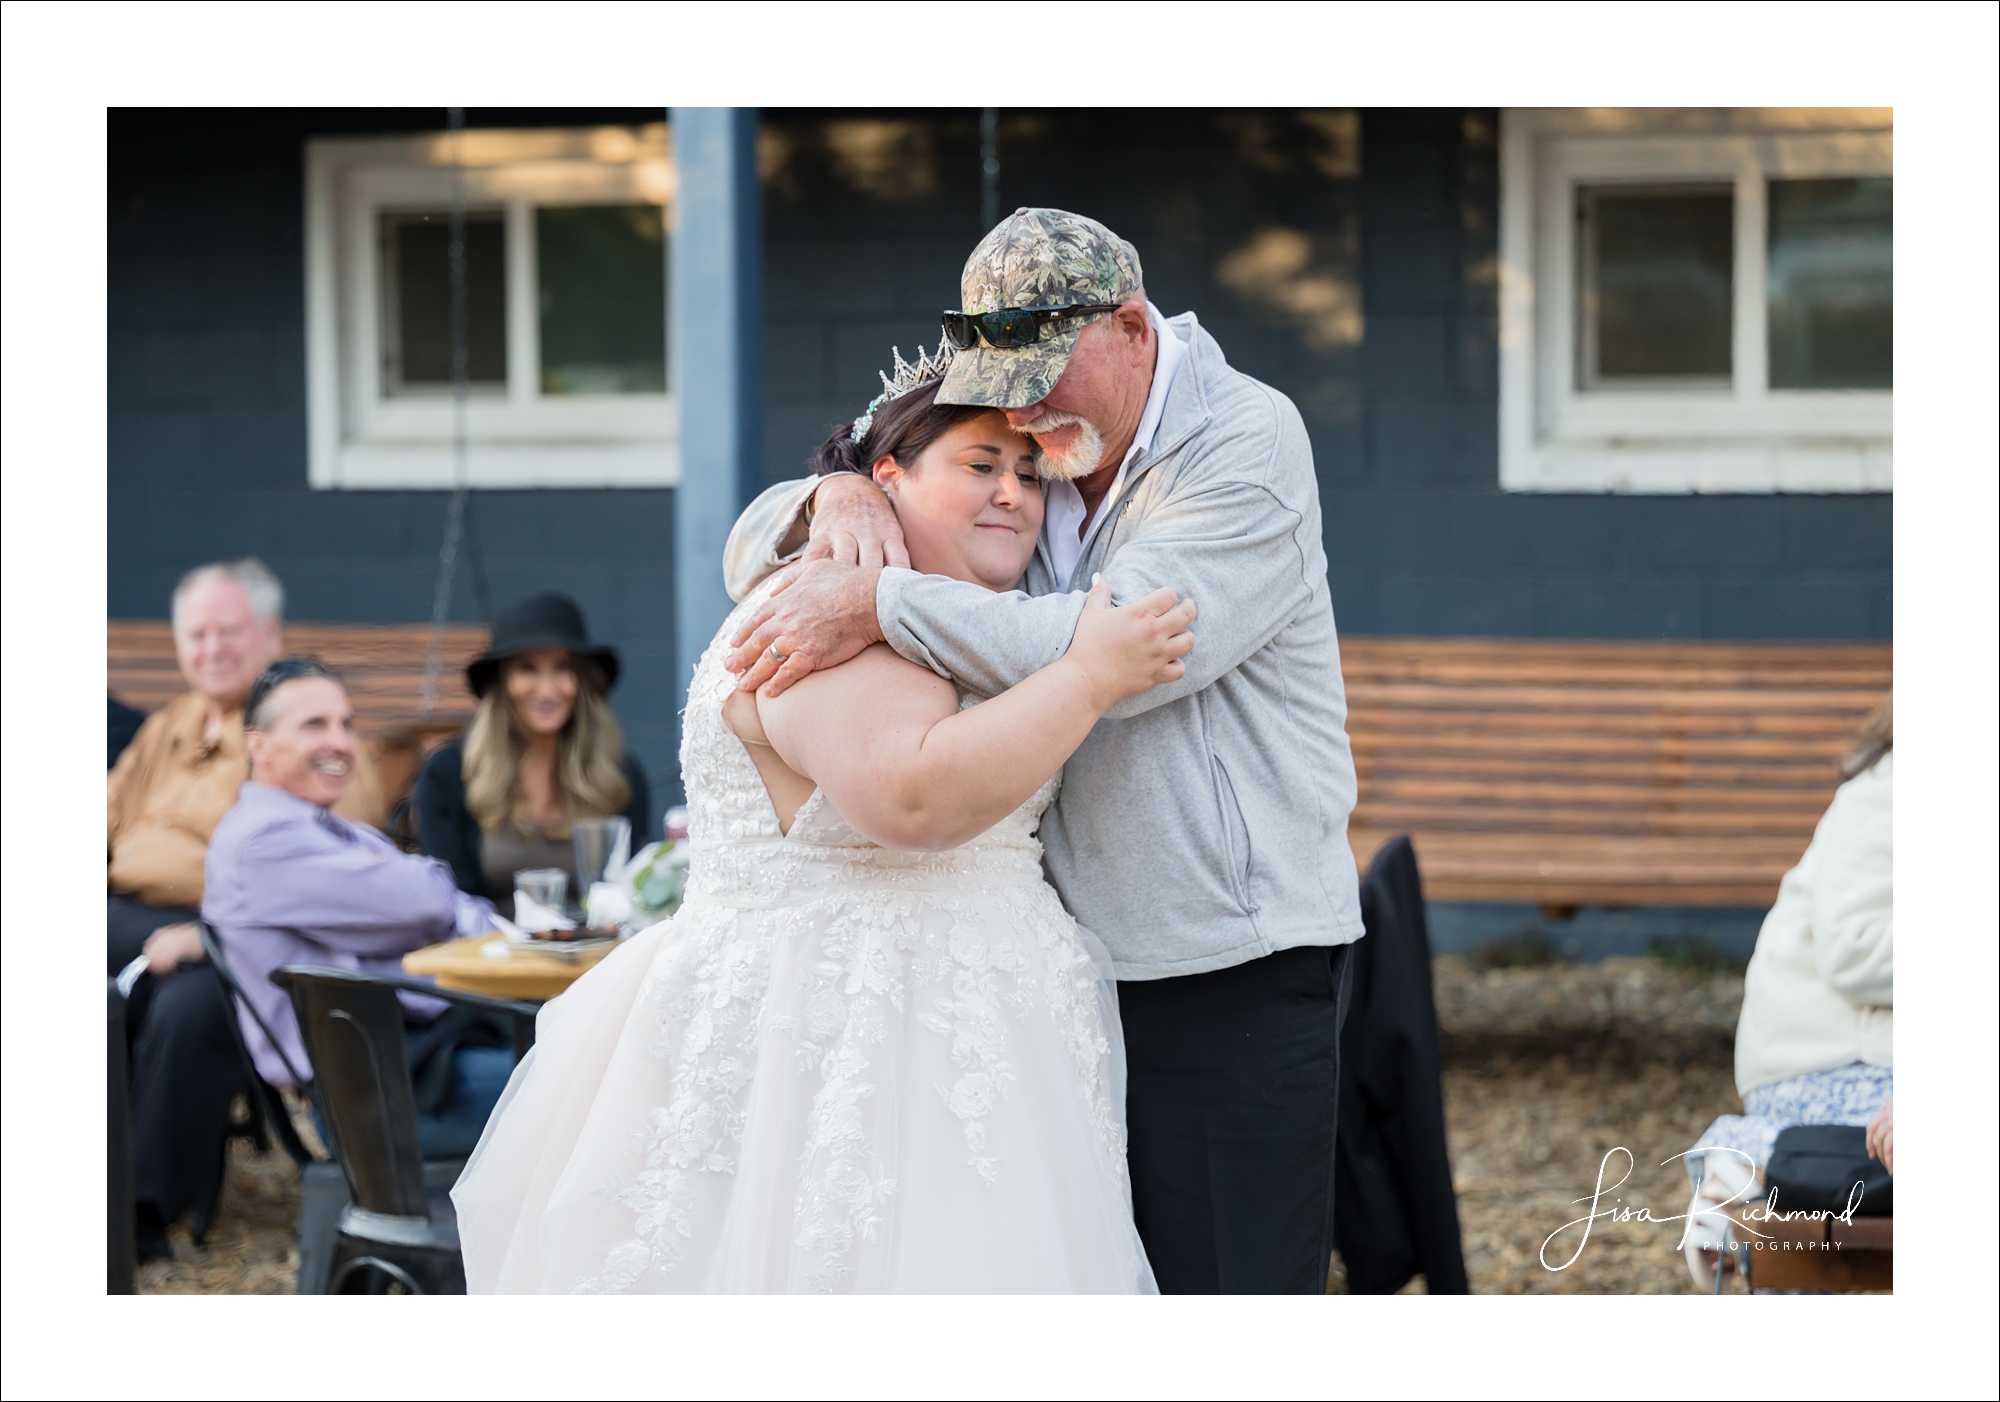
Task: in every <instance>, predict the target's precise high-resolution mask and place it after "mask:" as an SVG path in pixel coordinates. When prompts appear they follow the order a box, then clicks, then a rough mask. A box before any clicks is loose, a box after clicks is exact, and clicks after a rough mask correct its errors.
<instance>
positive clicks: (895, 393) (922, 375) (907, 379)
mask: <svg viewBox="0 0 2000 1402" xmlns="http://www.w3.org/2000/svg"><path fill="white" fill-rule="evenodd" d="M889 353H890V354H891V355H893V356H895V357H896V360H895V365H894V370H895V374H894V376H893V377H892V376H891V375H890V374H889V372H888V371H886V370H885V371H878V372H877V373H878V374H880V375H881V377H882V392H881V393H880V394H878V395H876V396H875V397H874V398H873V399H871V400H869V401H868V407H867V408H866V409H863V410H862V411H861V416H860V417H859V418H857V419H856V420H855V421H854V423H853V425H852V428H853V437H854V441H855V442H856V443H859V442H861V440H862V439H864V438H866V437H867V436H868V430H869V429H871V428H873V427H874V426H875V411H876V410H877V409H880V408H881V407H882V406H883V405H884V404H887V403H888V402H889V401H890V400H892V399H900V398H902V397H903V396H904V395H906V394H908V393H909V392H910V391H911V390H913V389H922V388H923V387H924V386H925V385H927V384H929V383H930V382H931V381H933V380H940V379H943V378H944V372H945V371H946V370H948V369H950V368H951V360H952V357H953V356H955V355H957V354H958V352H957V351H955V350H953V349H952V347H951V342H949V341H947V340H945V339H944V338H942V337H940V338H939V339H938V344H937V353H936V354H935V355H933V354H932V353H931V352H929V351H927V350H922V349H919V350H918V351H917V358H916V360H915V361H914V362H912V361H908V360H905V359H903V348H902V347H901V346H891V347H889Z"/></svg>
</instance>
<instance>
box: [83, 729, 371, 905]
mask: <svg viewBox="0 0 2000 1402" xmlns="http://www.w3.org/2000/svg"><path fill="white" fill-rule="evenodd" d="M207 720H208V700H207V698H206V697H204V696H202V695H201V694H200V693H199V692H194V691H189V692H184V693H183V694H181V695H180V696H178V697H176V698H174V700H173V701H171V702H170V703H168V704H167V705H166V706H165V707H163V708H161V709H160V710H158V711H155V712H154V713H153V714H152V715H150V716H148V717H147V718H146V723H145V724H144V725H142V726H140V727H139V733H138V734H137V735H136V736H134V737H133V739H132V743H131V744H130V745H128V746H127V747H126V748H125V753H124V754H122V755H120V756H119V757H118V767H117V768H115V769H113V770H112V771H111V778H110V782H109V783H108V785H107V790H108V793H107V799H108V804H107V807H108V817H107V823H106V827H105V847H106V849H107V850H108V851H109V853H110V859H111V864H110V872H109V880H108V885H109V887H110V890H111V891H112V893H113V894H116V895H121V896H132V897H135V898H136V899H138V900H142V901H145V902H146V903H147V904H148V905H159V906H187V907H189V908H193V907H196V906H199V905H200V904H201V895H202V861H203V859H204V858H205V857H207V855H208V838H209V834H210V833H212V832H214V831H215V825H216V824H217V823H218V822H220V821H221V820H222V815H223V814H224V813H227V812H228V811H229V810H230V808H232V807H233V806H234V805H235V803H236V791H237V789H239V788H241V787H242V785H243V781H244V780H245V779H246V778H248V777H249V772H250V762H249V760H248V758H247V757H246V756H245V754H244V751H243V713H242V712H241V711H235V712H232V713H231V714H230V715H229V716H228V717H227V718H226V719H225V720H224V721H223V723H222V733H221V735H220V736H218V737H217V739H216V741H215V742H214V743H213V744H210V743H208V742H207V741H206V740H205V738H204V735H203V732H204V730H206V728H207ZM356 758H357V763H356V764H355V766H354V774H353V777H352V778H350V779H349V780H348V783H347V793H346V796H345V797H343V798H342V799H341V800H340V802H339V803H338V804H337V805H335V808H334V811H335V812H336V813H338V814H340V815H341V817H343V818H346V819H348V820H349V821H351V822H357V823H368V824H371V825H372V826H375V827H380V826H381V825H382V823H383V820H384V816H385V815H384V813H383V808H382V784H381V781H380V780H379V779H378V778H377V777H376V774H375V766H374V764H373V763H372V762H371V761H370V760H369V758H368V755H367V753H366V752H365V751H364V752H362V753H361V754H359V755H358V756H357V757H356Z"/></svg>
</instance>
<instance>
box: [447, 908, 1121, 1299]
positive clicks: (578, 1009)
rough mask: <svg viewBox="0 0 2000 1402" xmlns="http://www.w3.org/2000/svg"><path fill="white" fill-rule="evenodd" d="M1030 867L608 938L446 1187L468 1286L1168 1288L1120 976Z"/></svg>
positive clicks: (549, 1015) (699, 914) (688, 914)
mask: <svg viewBox="0 0 2000 1402" xmlns="http://www.w3.org/2000/svg"><path fill="white" fill-rule="evenodd" d="M1036 878H1037V879H1035V880H1032V881H1029V880H1025V879H1023V880H1017V881H1013V882H1010V883H1005V884H1003V885H1000V886H995V887H993V888H991V889H987V890H983V891H978V892H975V893H968V892H966V891H965V890H963V889H957V890H954V889H951V888H949V887H942V888H937V889H921V888H914V889H913V888H908V887H905V888H902V889H896V890H879V889H870V888H863V889H861V890H857V891H846V892H843V891H834V892H831V893H828V892H821V893H820V894H819V896H818V898H816V899H812V900H805V901H799V902H795V903H789V904H786V903H780V904H776V905H773V906H771V907H768V908H756V907H752V908H743V907H740V906H731V905H728V904H723V903H717V902H713V901H696V902H693V903H691V904H690V905H688V906H686V907H684V908H683V909H682V910H681V911H680V912H679V914H677V915H676V916H675V917H674V918H673V919H672V920H669V921H667V922H665V923H663V924H660V925H656V926H654V927H652V928H651V929H649V930H647V931H645V932H643V933H641V934H639V935H637V936H635V937H633V938H632V939H631V940H629V941H628V942H627V943H626V944H624V945H622V946H620V947H619V948H618V949H617V950H615V951H614V952H613V953H612V954H611V955H610V956H609V957H607V958H606V959H605V960H604V961H603V962H602V963H601V964H599V965H598V966H597V967H596V968H594V969H592V970H591V971H590V972H589V973H588V974H586V975H585V976H584V977H583V978H581V979H579V980H578V981H577V983H576V984H575V986H574V987H572V988H571V989H570V991H569V992H567V993H565V994H564V995H563V996H562V997H560V998H558V999H556V1000H554V1001H553V1002H551V1003H549V1004H548V1005H547V1006H546V1007H545V1008H544V1009H543V1010H542V1013H541V1017H540V1020H539V1023H538V1025H537V1040H536V1046H535V1048H534V1049H533V1050H532V1051H531V1052H530V1053H529V1054H528V1056H527V1057H526V1058H525V1059H523V1061H522V1062H521V1064H520V1065H519V1066H518V1067H517V1068H516V1069H515V1072H514V1075H513V1078H512V1080H511V1081H510V1082H509V1083H508V1086H507V1090H506V1092H505V1094H504V1095H503V1096H502V1097H501V1100H500V1103H499V1106H498V1107H497V1108H496V1109H495V1111H494V1113H493V1116H492V1118H491V1119H490V1120H489V1121H488V1123H487V1127H486V1131H485V1133H484V1135H483V1136H482V1138H481V1139H480V1142H479V1145H478V1147H477V1149H476V1150H475V1151H474V1153H473V1156H472V1158H471V1160H470V1161H469V1162H468V1164H467V1166H466V1169H465V1172H464V1174H463V1176H462V1177H461V1178H460V1179H459V1182H458V1185H457V1186H456V1188H454V1189H453V1193H452V1196H453V1199H454V1201H455V1203H456V1205H457V1209H458V1221H459V1232H460V1239H461V1241H462V1243H463V1247H464V1253H465V1267H466V1279H467V1282H468V1284H469V1286H470V1288H471V1290H472V1291H473V1292H475V1293H479V1292H554V1291H564V1292H579V1291H580V1292H606V1291H634V1292H636V1291H649V1292H651V1291H695V1292H701V1291H706V1292H769V1291H861V1292H926V1293H937V1292H1068V1293H1096V1292H1151V1291H1152V1290H1154V1289H1155V1288H1156V1287H1155V1285H1154V1282H1153V1276H1152V1272H1151V1270H1150V1268H1149V1267H1148V1266H1147V1264H1146V1259H1145V1253H1144V1250H1143V1248H1142V1247H1141V1246H1140V1243H1139V1239H1138V1234H1137V1232H1136V1231H1135V1229H1134V1227H1133V1225H1132V1212H1131V1199H1130V1192H1129V1187H1128V1184H1127V1181H1126V1176H1125V1138H1124V1123H1123V1103H1124V1086H1123V1063H1122V1060H1121V1057H1122V1042H1121V1038H1120V1036H1119V1029H1118V1025H1117V1004H1116V997H1115V986H1114V985H1112V984H1111V983H1110V982H1109V981H1108V979H1107V978H1106V976H1105V970H1106V969H1107V968H1108V961H1105V960H1103V957H1102V953H1101V949H1097V947H1096V946H1095V942H1094V940H1092V938H1091V937H1090V936H1089V934H1088V932H1086V931H1083V930H1081V929H1080V928H1079V927H1077V926H1076V924H1075V923H1074V921H1072V920H1071V919H1070V918H1069V916H1068V915H1067V913H1066V912H1064V911H1063V910H1062V907H1061V905H1060V903H1059V902H1058V901H1057V900H1056V898H1055V895H1054V893H1053V892H1052V891H1050V890H1049V889H1048V887H1047V886H1046V884H1045V883H1043V882H1041V881H1040V880H1039V873H1037V874H1036ZM1093 952H1095V954H1096V957H1093Z"/></svg>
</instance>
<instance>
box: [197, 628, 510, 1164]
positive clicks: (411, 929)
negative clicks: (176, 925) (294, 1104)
mask: <svg viewBox="0 0 2000 1402" xmlns="http://www.w3.org/2000/svg"><path fill="white" fill-rule="evenodd" d="M243 731H244V743H245V745H246V747H247V748H248V750H249V752H250V779H249V782H247V783H246V784H244V785H243V789H242V792H241V793H240V794H239V795H238V796H237V799H236V806H235V807H234V808H231V809H230V810H229V812H228V813H227V814H225V815H224V817H223V819H222V821H221V822H220V823H217V824H216V827H215V835H214V837H213V838H212V839H211V840H210V842H209V844H208V861H207V878H208V879H207V891H206V894H205V895H204V896H203V897H202V903H201V910H202V915H203V916H204V918H206V919H207V920H208V922H209V924H210V925H211V926H213V927H214V929H215V936H216V939H217V940H218V941H219V942H220V943H221V945H222V948H223V950H224V951H225V953H226V955H227V957H228V959H229V963H230V966H231V968H232V969H233V970H234V972H235V974H236V976H237V978H238V979H239V980H240V981H241V982H242V984H243V990H244V994H245V996H247V997H248V998H249V1000H250V1002H251V1003H252V1004H253V1005H254V1006H255V1008H256V1009H257V1012H258V1014H259V1017H261V1019H262V1023H263V1026H262V1027H260V1026H259V1025H258V1021H257V1019H255V1018H252V1017H250V1016H249V1015H248V1014H247V1013H246V1014H244V1015H243V1016H242V1017H241V1018H240V1023H241V1027H242V1031H243V1037H244V1040H245V1041H246V1042H247V1043H248V1044H249V1047H250V1055H251V1059H252V1060H254V1061H255V1062H256V1063H257V1070H258V1073H259V1074H260V1075H262V1076H263V1078H264V1079H265V1080H266V1081H269V1082H270V1083H271V1084H273V1085H277V1086H289V1085H291V1084H292V1077H291V1069H290V1068H292V1067H297V1068H299V1069H300V1070H301V1071H302V1072H304V1073H305V1074H307V1075H310V1074H311V1071H310V1067H311V1062H310V1060H309V1059H308V1058H307V1056H306V1049H305V1043H304V1041H303V1039H302V1038H301V1036H300V1034H299V1025H298V1020H297V1018H296V1017H295V1016H294V1014H293V1012H292V1006H291V1000H290V998H289V997H287V996H286V994H285V992H284V990H283V989H281V988H279V987H277V986H276V985H275V984H273V983H272V982H271V973H272V971H273V970H276V969H280V968H282V967H284V966H285V965H287V964H318V965H322V966H331V967H333V968H340V969H352V970H354V971H356V972H358V973H386V974H400V973H401V972H402V957H403V955H405V954H407V953H408V952H409V951H411V950H413V949H419V948H422V947H423V946H424V945H428V944H435V943H437V942H438V941H439V940H444V939H449V938H451V936H452V935H453V934H455V933H463V934H484V933H486V932H487V931H489V930H491V929H492V928H493V907H492V905H491V904H489V903H488V902H487V901H486V900H484V899H483V898H481V897H478V896H468V895H466V894H465V893H464V892H462V891H460V890H458V889H457V887H456V886H455V885H454V884H453V881H452V874H451V868H450V867H449V866H447V865H445V863H443V862H441V861H437V860H436V859H434V858H431V857H417V856H411V855H408V854H406V853H403V852H399V851H397V850H396V848H395V846H394V845H393V844H391V843H390V842H389V840H388V839H387V838H385V837H383V836H382V834H381V833H379V832H377V831H375V830H374V829H373V828H371V827H367V826H365V825H363V824H360V823H350V822H348V821H347V820H346V819H345V818H342V817H341V816H340V815H339V814H338V813H337V812H336V811H335V809H336V807H337V806H338V804H339V803H340V800H341V798H342V797H343V796H344V794H345V793H346V791H347V788H348V785H349V784H350V782H351V781H352V778H353V775H354V767H355V762H356V760H357V759H358V757H359V755H360V747H359V746H358V745H357V744H356V742H355V736H354V713H353V708H352V707H351V706H350V705H349V704H348V700H347V691H346V689H345V688H344V687H343V686H342V685H341V683H340V681H339V679H338V678H337V677H335V676H334V675H333V674H332V673H331V672H329V671H328V670H327V669H326V668H325V667H323V666H321V665H320V664H319V663H317V662H315V661H313V660H312V659H311V658H302V657H291V658H286V659H284V660H282V661H280V662H278V663H277V664H275V665H274V666H272V667H271V668H270V669H269V670H268V671H266V672H265V673H264V675H263V676H262V677H260V678H259V679H258V681H257V685H256V686H255V688H253V689H252V690H251V693H250V699H249V702H248V703H247V704H246V705H245V707H244V717H243ZM399 996H401V998H402V999H403V1003H404V1006H405V1008H406V1010H407V1011H408V1012H409V1013H410V1014H411V1016H412V1017H413V1019H415V1020H416V1021H419V1022H422V1023H426V1024H429V1023H432V1022H434V1021H435V1020H436V1019H437V1017H438V1014H439V1012H440V1011H441V1010H442V1009H443V1007H444V1005H443V1004H442V1003H440V1002H439V1001H438V1000H437V999H434V998H426V997H424V996H422V995H421V994H411V993H405V994H401V995H399ZM264 1027H268V1028H270V1029H271V1031H272V1034H273V1035H274V1036H275V1037H276V1038H277V1045H275V1046H274V1045H273V1044H272V1043H271V1041H270V1040H269V1039H268V1038H266V1037H265V1035H264V1031H263V1028H264ZM448 1030H450V1031H453V1032H455V1033H457V1034H468V1033H471V1032H472V1031H473V1029H470V1028H468V1027H459V1026H457V1025H456V1024H454V1026H453V1028H452V1029H448ZM482 1035H483V1034H479V1035H474V1036H473V1040H475V1041H478V1040H481V1036H482ZM483 1039H484V1040H485V1042H486V1043H487V1045H486V1046H485V1047H484V1048H482V1049H481V1050H484V1051H490V1052H491V1053H492V1055H488V1056H476V1055H468V1054H467V1051H466V1050H465V1049H464V1048H463V1042H464V1036H463V1035H459V1036H458V1037H457V1039H456V1041H455V1042H454V1045H453V1046H452V1047H445V1048H442V1049H441V1050H442V1051H443V1052H444V1053H445V1059H446V1063H447V1064H446V1065H443V1066H441V1067H440V1068H439V1071H440V1073H441V1074H440V1077H439V1079H440V1083H439V1084H438V1085H437V1086H435V1087H433V1088H432V1089H433V1090H434V1092H435V1093H434V1094H429V1095H423V1094H420V1097H419V1098H420V1102H421V1103H420V1107H419V1108H420V1109H421V1110H426V1111H432V1112H436V1113H425V1114H423V1115H421V1116H420V1118H419V1121H418V1133H419V1139H420V1142H421V1144H422V1146H423V1149H424V1153H425V1156H426V1157H428V1158H447V1157H454V1156H457V1155H463V1154H467V1153H470V1152H471V1150H472V1146H473V1144H474V1143H476V1142H477V1141H478V1138H479V1132H480V1130H481V1129H483V1128H484V1127H485V1125H486V1115H487V1112H488V1111H490V1110H491V1109H492V1108H493V1103H494V1102H495V1101H496V1100H498V1099H499V1096H500V1091H501V1090H502V1088H504V1087H505V1085H506V1082H507V1077H508V1075H509V1074H510V1073H511V1072H512V1070H513V1065H514V1061H513V1054H512V1053H511V1051H508V1050H505V1049H504V1047H505V1045H506V1043H507V1042H508V1040H509V1039H508V1036H507V1032H506V1029H505V1028H497V1029H495V1030H494V1031H493V1032H492V1035H490V1036H484V1038H483ZM431 1040H435V1039H431ZM454 1051H456V1052H457V1055H456V1056H455V1057H454V1056H453V1055H452V1053H453V1052H454ZM411 1060H412V1063H413V1064H415V1063H420V1062H426V1061H427V1057H426V1044H425V1042H424V1040H423V1039H421V1038H416V1039H412V1046H411ZM453 1060H456V1061H457V1062H458V1063H459V1064H458V1065H457V1066H456V1067H455V1068H454V1067H453V1066H451V1065H450V1064H449V1063H450V1062H451V1061H453ZM420 1075H421V1072H420ZM422 1089H423V1088H422V1087H420V1091H421V1090H422Z"/></svg>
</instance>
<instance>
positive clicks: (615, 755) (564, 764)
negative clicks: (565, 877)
mask: <svg viewBox="0 0 2000 1402" xmlns="http://www.w3.org/2000/svg"><path fill="white" fill-rule="evenodd" d="M570 665H571V666H573V667H574V668H575V669H576V706H575V709H573V710H572V711H571V712H570V718H569V724H568V725H565V726H564V727H563V729H562V734H561V735H559V736H557V737H556V787H557V788H558V789H559V790H560V791H561V792H562V795H563V797H564V799H566V800H567V807H568V809H569V816H570V817H572V818H580V817H590V816H609V815H611V814H614V813H622V812H624V811H625V804H626V802H627V801H628V800H630V799H631V797H632V786H631V785H630V784H629V783H627V782H626V779H625V771H624V767H623V763H622V761H623V759H624V755H625V739H624V735H623V733H622V732H621V731H620V730H619V729H618V717H616V716H614V715H613V714H612V713H611V704H610V703H609V702H608V701H606V700H605V699H604V673H603V672H602V671H600V670H599V669H598V666H597V664H596V663H595V662H593V661H591V660H590V659H589V658H587V657H574V656H573V657H572V658H571V659H570ZM506 668H507V664H506V663H505V662H503V663H501V668H500V674H499V675H498V676H496V677H495V678H494V679H493V684H492V685H490V686H488V687H487V688H486V694H485V695H484V696H482V697H480V698H479V710H478V711H477V712H476V713H475V714H474V715H473V717H472V726H471V728H470V729H469V730H467V731H466V733H465V764H464V768H463V773H464V775H465V807H466V811H467V812H469V813H471V814H472V816H473V819H474V820H475V821H476V822H477V823H478V824H479V826H480V827H481V828H483V829H485V830H486V831H487V832H497V831H499V829H500V825H501V824H502V823H512V824H513V825H514V826H515V827H516V828H519V829H521V830H523V831H526V830H527V828H528V813H527V798H526V796H525V795H524V794H523V792H522V790H521V756H522V754H524V753H525V752H526V750H527V748H528V734H527V731H526V730H525V729H524V728H523V727H522V725H521V719H520V717H519V715H517V714H516V713H515V710H514V705H513V703H512V702H511V701H509V700H508V699H507V681H506V678H507V671H506ZM568 826H569V825H568V824H567V823H564V824H563V829H564V831H562V832H550V833H549V836H551V837H562V836H564V835H565V834H566V832H567V829H568Z"/></svg>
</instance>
